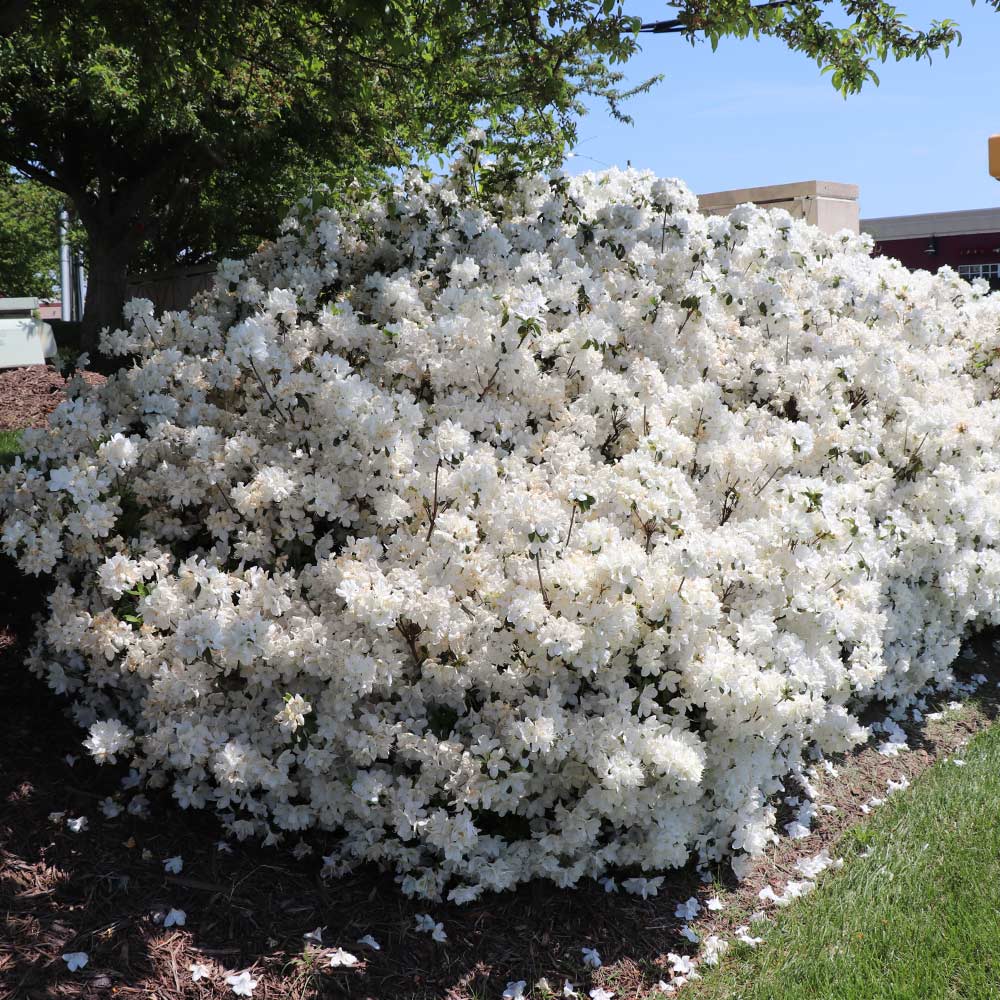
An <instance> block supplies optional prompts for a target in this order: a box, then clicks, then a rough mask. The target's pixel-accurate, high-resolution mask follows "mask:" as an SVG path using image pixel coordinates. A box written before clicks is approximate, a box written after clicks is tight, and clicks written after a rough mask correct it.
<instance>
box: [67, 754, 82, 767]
mask: <svg viewBox="0 0 1000 1000" xmlns="http://www.w3.org/2000/svg"><path fill="white" fill-rule="evenodd" d="M78 759H79V758H77V757H74V756H73V754H71V753H68V754H66V756H65V757H64V758H63V760H65V761H66V763H67V764H68V765H69V766H70V767H72V766H73V765H74V764H75V763H76V762H77V760H78Z"/></svg>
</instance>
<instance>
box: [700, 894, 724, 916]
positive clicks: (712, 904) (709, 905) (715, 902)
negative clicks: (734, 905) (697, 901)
mask: <svg viewBox="0 0 1000 1000" xmlns="http://www.w3.org/2000/svg"><path fill="white" fill-rule="evenodd" d="M723 906H724V904H723V902H722V900H721V899H719V897H718V896H713V897H712V898H711V899H710V900H708V902H706V903H705V909H706V910H711V911H712V912H713V913H718V911H719V910H721V909H722V908H723Z"/></svg>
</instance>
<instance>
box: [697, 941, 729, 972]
mask: <svg viewBox="0 0 1000 1000" xmlns="http://www.w3.org/2000/svg"><path fill="white" fill-rule="evenodd" d="M727 951H729V942H728V941H724V940H723V939H722V938H720V937H719V936H718V935H716V934H709V936H708V937H707V938H705V940H704V941H703V942H702V956H701V959H702V961H703V962H704V963H705V965H718V964H719V959H720V958H721V957H722V956H723V955H724V954H725V953H726V952H727Z"/></svg>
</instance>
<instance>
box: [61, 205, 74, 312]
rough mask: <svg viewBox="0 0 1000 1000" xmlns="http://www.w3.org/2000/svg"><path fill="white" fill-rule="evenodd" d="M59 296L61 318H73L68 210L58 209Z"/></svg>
mask: <svg viewBox="0 0 1000 1000" xmlns="http://www.w3.org/2000/svg"><path fill="white" fill-rule="evenodd" d="M59 297H60V299H61V303H62V320H63V322H64V323H68V322H69V321H70V320H71V319H73V266H72V264H71V262H70V255H69V212H68V211H67V210H66V209H65V208H61V209H60V210H59Z"/></svg>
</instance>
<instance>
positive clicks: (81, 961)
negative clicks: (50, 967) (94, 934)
mask: <svg viewBox="0 0 1000 1000" xmlns="http://www.w3.org/2000/svg"><path fill="white" fill-rule="evenodd" d="M62 960H63V961H64V962H65V963H66V966H67V968H68V969H69V971H70V972H76V971H77V969H82V968H83V967H84V966H85V965H86V964H87V962H89V961H90V956H89V955H88V954H87V953H86V952H85V951H70V952H67V953H66V954H65V955H63V957H62Z"/></svg>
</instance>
